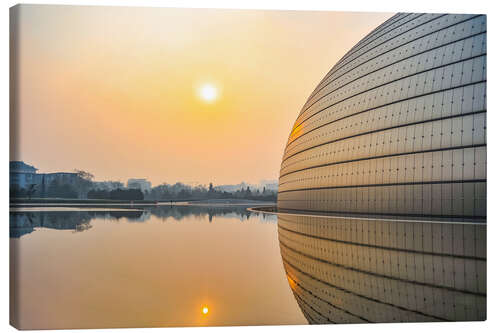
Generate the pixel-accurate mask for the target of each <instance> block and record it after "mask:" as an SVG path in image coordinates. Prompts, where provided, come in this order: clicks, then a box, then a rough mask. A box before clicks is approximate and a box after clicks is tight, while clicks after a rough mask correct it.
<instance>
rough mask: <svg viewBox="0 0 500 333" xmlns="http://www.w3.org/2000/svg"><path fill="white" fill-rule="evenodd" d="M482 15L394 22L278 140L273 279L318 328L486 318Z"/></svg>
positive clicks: (345, 64) (402, 17) (321, 87)
mask: <svg viewBox="0 0 500 333" xmlns="http://www.w3.org/2000/svg"><path fill="white" fill-rule="evenodd" d="M485 219H486V17H485V16H484V15H442V14H414V13H410V14H409V13H400V14H397V15H395V16H393V17H392V18H390V19H389V20H387V21H386V22H385V23H383V24H382V25H380V26H379V27H378V28H376V29H375V30H374V31H372V32H371V33H370V34H369V35H368V36H366V37H365V38H364V39H362V40H361V41H360V42H359V43H358V44H356V45H355V46H354V47H353V48H352V49H351V50H350V51H349V52H348V53H347V54H346V55H345V56H344V57H343V58H342V59H340V61H339V62H338V63H337V64H336V65H335V66H334V67H333V68H332V69H331V70H330V71H329V72H328V73H327V75H326V76H325V77H324V78H323V80H322V81H321V82H320V83H319V84H318V86H317V87H316V89H314V91H313V92H312V94H311V96H310V97H309V99H308V100H307V102H306V103H305V105H304V107H303V108H302V110H301V112H300V114H299V116H298V118H297V120H296V121H295V124H294V126H293V129H292V131H291V133H290V137H289V138H288V142H287V145H286V148H285V152H284V156H283V161H282V165H281V172H280V179H279V191H278V237H279V243H280V249H281V256H282V259H283V264H284V268H285V271H286V275H287V279H288V282H289V285H290V288H291V289H292V291H293V295H294V296H295V299H296V300H297V303H298V305H299V307H300V309H301V310H302V312H303V314H304V316H305V317H306V319H307V320H308V321H309V322H310V323H312V324H318V323H366V322H417V321H461V320H485V319H486V222H485Z"/></svg>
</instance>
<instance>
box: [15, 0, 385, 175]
mask: <svg viewBox="0 0 500 333" xmlns="http://www.w3.org/2000/svg"><path fill="white" fill-rule="evenodd" d="M17 10H18V18H17V19H18V25H17V29H15V30H14V35H13V38H15V39H16V41H17V49H16V51H17V54H16V56H17V58H16V59H17V72H16V76H15V83H14V86H13V87H15V89H16V98H15V101H16V103H15V110H14V112H15V117H14V119H15V126H14V127H13V129H12V130H11V132H12V133H13V138H14V140H13V142H12V148H13V149H11V160H12V159H19V160H23V161H25V162H27V163H29V164H32V165H34V166H35V167H37V168H38V169H40V171H39V172H56V171H71V170H73V169H75V168H78V169H84V170H86V171H89V172H91V173H93V174H94V175H95V176H96V180H121V181H124V182H126V180H127V179H128V178H139V177H140V178H148V179H149V180H151V181H152V182H153V185H157V184H159V183H162V182H167V183H173V182H176V181H182V182H186V183H202V184H207V183H209V182H213V183H214V184H229V183H239V182H241V181H247V182H252V183H257V182H258V181H260V180H261V179H277V178H278V175H279V168H280V163H281V158H282V154H283V149H284V145H285V143H286V140H287V138H288V135H289V133H290V130H291V128H292V125H293V122H294V121H295V119H296V117H297V115H298V113H299V111H300V109H301V107H302V105H303V104H304V102H305V101H306V99H307V97H308V96H309V95H310V93H311V92H312V90H313V89H314V88H315V86H316V85H317V84H318V82H319V81H320V80H321V79H322V78H323V76H324V75H325V74H326V72H327V71H328V70H329V69H330V68H331V67H332V66H333V65H334V64H335V63H336V62H337V61H338V60H339V59H340V58H341V57H342V56H343V55H344V54H345V53H346V52H347V51H348V50H349V49H350V48H351V47H352V46H354V44H356V43H357V42H358V41H359V40H360V39H361V38H363V37H364V36H365V35H366V34H368V33H369V32H370V31H371V30H373V29H374V28H375V27H377V26H378V25H379V24H381V23H382V22H384V21H385V20H386V19H388V18H389V17H390V16H392V13H347V12H309V11H257V10H220V9H217V10H215V9H169V8H137V7H134V8H132V7H90V6H89V7H85V6H44V5H22V6H21V7H18V8H17ZM207 83H208V84H211V85H212V86H214V87H216V89H217V91H218V96H217V98H216V99H215V100H214V101H212V102H207V101H204V100H202V99H201V98H200V96H199V93H198V89H199V87H200V86H201V85H203V84H207Z"/></svg>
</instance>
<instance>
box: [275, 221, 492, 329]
mask: <svg viewBox="0 0 500 333" xmlns="http://www.w3.org/2000/svg"><path fill="white" fill-rule="evenodd" d="M278 235H279V242H280V247H281V256H282V259H283V264H284V267H285V271H286V274H287V278H288V282H289V284H290V287H291V289H292V292H293V294H294V296H295V299H296V300H297V303H298V304H299V306H300V308H301V310H302V312H303V313H304V316H305V317H306V319H307V320H308V321H309V323H311V324H328V323H365V322H417V321H465V320H466V321H469V320H485V319H486V224H485V223H463V222H462V223H442V222H437V223H436V222H421V221H420V222H416V221H397V220H381V219H379V220H373V219H369V218H366V219H365V218H340V217H320V216H301V215H296V214H290V215H286V214H284V215H283V214H280V215H279V216H278Z"/></svg>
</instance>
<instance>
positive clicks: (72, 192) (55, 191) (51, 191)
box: [47, 179, 78, 199]
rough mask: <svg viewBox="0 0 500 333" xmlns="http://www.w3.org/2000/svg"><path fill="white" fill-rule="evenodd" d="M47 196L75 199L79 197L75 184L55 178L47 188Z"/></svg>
mask: <svg viewBox="0 0 500 333" xmlns="http://www.w3.org/2000/svg"><path fill="white" fill-rule="evenodd" d="M47 197H49V198H68V199H73V198H78V192H77V190H76V189H75V187H74V186H72V185H70V184H68V183H62V182H61V181H59V180H57V179H54V180H53V181H52V182H51V183H50V184H49V187H48V189H47Z"/></svg>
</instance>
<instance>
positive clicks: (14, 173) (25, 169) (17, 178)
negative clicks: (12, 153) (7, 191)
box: [10, 161, 38, 188]
mask: <svg viewBox="0 0 500 333" xmlns="http://www.w3.org/2000/svg"><path fill="white" fill-rule="evenodd" d="M37 170H38V169H37V168H35V167H34V166H32V165H29V164H26V163H24V162H22V161H11V162H10V187H13V186H19V187H20V188H26V187H28V186H29V185H30V184H35V183H37V180H36V178H37V176H38V174H37V173H36V172H37Z"/></svg>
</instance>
